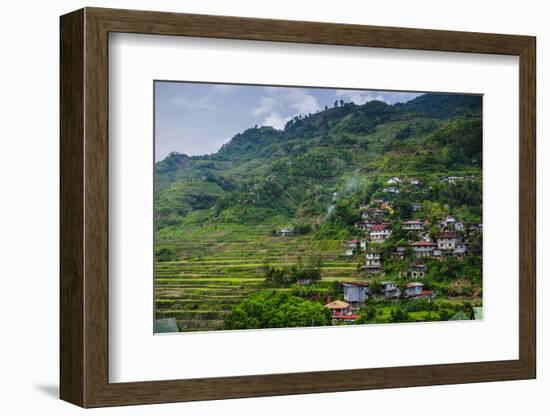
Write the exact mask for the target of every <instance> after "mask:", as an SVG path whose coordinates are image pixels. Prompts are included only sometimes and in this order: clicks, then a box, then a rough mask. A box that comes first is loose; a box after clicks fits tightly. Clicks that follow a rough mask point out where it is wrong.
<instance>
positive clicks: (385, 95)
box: [336, 90, 421, 104]
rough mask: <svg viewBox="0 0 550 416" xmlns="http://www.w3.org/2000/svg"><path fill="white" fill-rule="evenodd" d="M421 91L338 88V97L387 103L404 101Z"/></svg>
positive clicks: (361, 101) (355, 101)
mask: <svg viewBox="0 0 550 416" xmlns="http://www.w3.org/2000/svg"><path fill="white" fill-rule="evenodd" d="M419 95H421V94H419V93H412V92H382V91H365V90H363V91H362V90H336V97H340V98H341V99H343V100H344V101H351V102H353V103H355V104H365V103H367V102H369V101H374V100H377V101H383V102H385V103H387V104H395V103H404V102H407V101H410V100H412V99H413V98H415V97H418V96H419Z"/></svg>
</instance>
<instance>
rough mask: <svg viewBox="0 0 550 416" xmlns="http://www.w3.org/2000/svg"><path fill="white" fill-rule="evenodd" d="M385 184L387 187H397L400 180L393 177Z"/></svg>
mask: <svg viewBox="0 0 550 416" xmlns="http://www.w3.org/2000/svg"><path fill="white" fill-rule="evenodd" d="M386 183H387V184H388V185H397V184H400V183H401V179H399V178H398V177H393V178H390V179H388V181H387V182H386Z"/></svg>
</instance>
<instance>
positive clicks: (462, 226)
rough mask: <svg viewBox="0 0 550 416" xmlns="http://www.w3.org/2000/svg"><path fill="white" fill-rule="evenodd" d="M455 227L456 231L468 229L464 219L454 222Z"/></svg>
mask: <svg viewBox="0 0 550 416" xmlns="http://www.w3.org/2000/svg"><path fill="white" fill-rule="evenodd" d="M454 229H455V231H464V230H465V229H466V224H465V223H464V221H462V220H459V221H456V222H455V223H454Z"/></svg>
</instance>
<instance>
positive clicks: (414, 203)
mask: <svg viewBox="0 0 550 416" xmlns="http://www.w3.org/2000/svg"><path fill="white" fill-rule="evenodd" d="M411 209H412V210H413V211H414V212H416V211H420V210H422V205H420V204H417V203H416V202H413V203H412V204H411Z"/></svg>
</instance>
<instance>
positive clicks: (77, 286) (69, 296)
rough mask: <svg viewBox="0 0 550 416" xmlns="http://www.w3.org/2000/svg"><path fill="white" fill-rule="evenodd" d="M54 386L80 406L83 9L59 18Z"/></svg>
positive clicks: (82, 367) (70, 400)
mask: <svg viewBox="0 0 550 416" xmlns="http://www.w3.org/2000/svg"><path fill="white" fill-rule="evenodd" d="M60 28H61V37H60V38H61V39H60V40H61V45H60V48H61V50H60V87H61V89H60V97H59V102H60V115H61V120H60V148H61V154H60V184H59V185H60V250H59V251H60V388H59V394H60V396H61V398H62V399H63V400H67V401H69V402H71V403H75V404H78V405H81V406H82V405H83V404H84V391H83V386H84V382H83V377H84V374H85V367H84V361H83V356H82V349H83V347H84V326H83V325H84V314H83V305H84V286H83V283H84V271H83V256H84V227H83V222H84V210H83V199H84V183H83V174H84V157H83V139H84V12H83V11H82V10H79V11H77V12H75V13H72V14H70V15H68V16H66V17H64V18H63V19H61V25H60Z"/></svg>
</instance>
